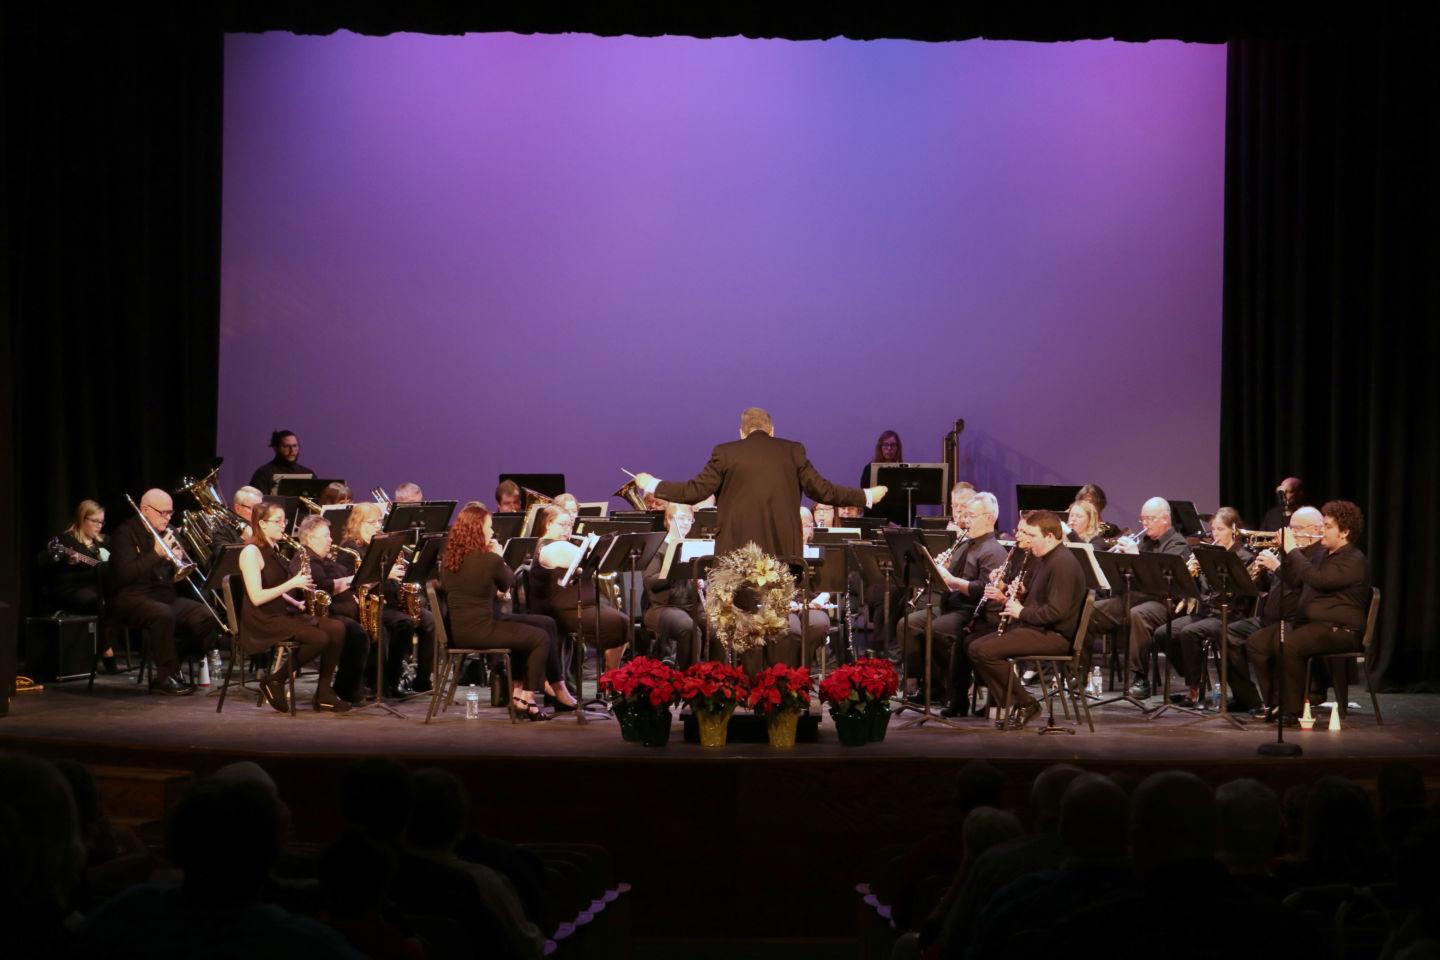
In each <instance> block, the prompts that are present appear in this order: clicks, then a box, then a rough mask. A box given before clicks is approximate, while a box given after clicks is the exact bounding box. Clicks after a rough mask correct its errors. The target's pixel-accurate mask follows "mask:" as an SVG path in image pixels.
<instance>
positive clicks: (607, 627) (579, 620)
mask: <svg viewBox="0 0 1440 960" xmlns="http://www.w3.org/2000/svg"><path fill="white" fill-rule="evenodd" d="M597 610H598V611H599V612H600V613H599V619H600V630H599V633H598V635H597V633H596V630H595V619H596V613H595V612H596V611H597ZM552 613H553V615H554V618H555V625H556V626H557V627H559V628H560V629H561V630H564V631H565V632H566V633H576V632H578V633H579V635H580V637H581V639H583V640H584V641H585V642H586V643H588V644H590V645H591V646H592V647H599V648H600V649H601V650H612V649H614V648H615V647H620V646H624V645H625V644H627V643H629V642H630V640H631V637H630V632H631V627H630V618H629V617H628V616H626V615H625V614H623V613H621V612H620V611H619V610H616V609H615V608H614V607H590V606H587V607H583V608H582V609H581V613H580V616H578V617H577V616H576V615H575V608H574V607H569V608H566V609H563V610H555V611H552Z"/></svg>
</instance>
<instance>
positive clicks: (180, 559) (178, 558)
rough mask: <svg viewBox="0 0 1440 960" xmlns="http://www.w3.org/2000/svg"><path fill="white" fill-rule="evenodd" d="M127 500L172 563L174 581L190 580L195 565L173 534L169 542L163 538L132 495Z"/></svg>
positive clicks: (126, 496) (127, 495) (126, 495)
mask: <svg viewBox="0 0 1440 960" xmlns="http://www.w3.org/2000/svg"><path fill="white" fill-rule="evenodd" d="M125 499H126V500H127V501H128V502H129V504H130V506H131V507H133V508H134V509H135V515H136V516H137V517H139V518H140V522H141V523H143V524H145V529H146V530H148V531H149V532H150V536H152V537H154V538H155V543H156V544H158V545H159V547H160V551H161V553H162V554H163V555H164V557H165V559H166V560H168V561H170V565H171V566H173V567H174V568H175V572H174V574H173V575H172V579H173V580H174V581H175V582H176V583H179V582H180V581H182V580H186V579H189V577H190V574H192V573H194V572H195V564H193V563H191V562H190V559H189V558H188V557H186V556H185V551H184V550H182V549H181V547H180V544H179V542H178V541H176V540H175V539H173V534H172V538H171V539H168V540H167V539H166V538H165V537H163V536H161V535H160V533H159V532H158V531H156V529H155V527H154V526H153V525H152V524H151V523H150V521H149V520H147V519H145V514H143V513H141V512H140V506H139V504H137V503H136V502H135V500H134V499H133V498H132V497H131V496H130V494H128V493H127V494H125ZM165 532H166V533H169V532H170V531H169V530H166V531H165Z"/></svg>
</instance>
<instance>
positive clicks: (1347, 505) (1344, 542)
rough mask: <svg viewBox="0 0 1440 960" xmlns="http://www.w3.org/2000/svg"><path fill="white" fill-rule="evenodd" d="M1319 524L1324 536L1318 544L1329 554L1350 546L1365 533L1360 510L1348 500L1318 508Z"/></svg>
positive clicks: (1335, 501) (1333, 501)
mask: <svg viewBox="0 0 1440 960" xmlns="http://www.w3.org/2000/svg"><path fill="white" fill-rule="evenodd" d="M1320 516H1321V517H1322V518H1323V519H1322V520H1321V524H1320V530H1321V533H1323V534H1324V536H1323V537H1322V538H1321V540H1320V542H1321V543H1323V544H1325V549H1326V550H1329V551H1331V552H1334V551H1336V550H1339V549H1340V548H1341V547H1344V546H1350V545H1353V544H1354V543H1355V541H1356V540H1359V539H1360V535H1361V534H1362V533H1364V532H1365V518H1364V517H1363V516H1362V515H1361V513H1360V508H1359V507H1357V506H1355V504H1353V503H1351V502H1350V501H1349V500H1331V501H1330V502H1328V503H1326V504H1325V506H1323V507H1321V508H1320Z"/></svg>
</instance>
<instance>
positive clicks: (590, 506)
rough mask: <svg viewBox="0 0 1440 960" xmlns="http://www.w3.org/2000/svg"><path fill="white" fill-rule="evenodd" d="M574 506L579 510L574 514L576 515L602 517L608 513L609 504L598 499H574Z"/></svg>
mask: <svg viewBox="0 0 1440 960" xmlns="http://www.w3.org/2000/svg"><path fill="white" fill-rule="evenodd" d="M575 507H576V509H577V510H578V511H579V512H578V513H576V514H575V515H576V516H577V517H604V516H607V515H608V514H609V513H610V504H608V503H603V502H600V501H586V502H585V503H581V502H579V501H576V503H575Z"/></svg>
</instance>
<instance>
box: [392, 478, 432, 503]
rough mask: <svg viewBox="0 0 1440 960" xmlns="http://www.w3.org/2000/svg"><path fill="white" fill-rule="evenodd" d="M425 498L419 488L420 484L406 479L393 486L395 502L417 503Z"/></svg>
mask: <svg viewBox="0 0 1440 960" xmlns="http://www.w3.org/2000/svg"><path fill="white" fill-rule="evenodd" d="M424 499H425V493H424V491H422V490H421V489H420V484H418V483H410V482H409V481H406V482H405V483H402V484H400V486H398V487H396V488H395V497H394V500H395V502H396V503H419V502H420V501H422V500H424Z"/></svg>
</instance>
